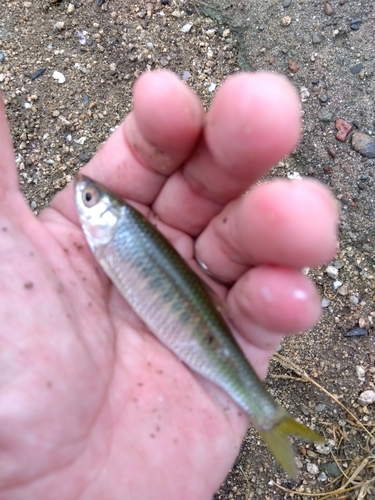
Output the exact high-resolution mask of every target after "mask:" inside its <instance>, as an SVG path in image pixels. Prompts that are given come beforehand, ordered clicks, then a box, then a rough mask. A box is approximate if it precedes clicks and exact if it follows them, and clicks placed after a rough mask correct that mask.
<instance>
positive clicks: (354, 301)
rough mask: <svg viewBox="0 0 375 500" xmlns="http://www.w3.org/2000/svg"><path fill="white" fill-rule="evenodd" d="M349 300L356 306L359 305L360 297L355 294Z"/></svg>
mask: <svg viewBox="0 0 375 500" xmlns="http://www.w3.org/2000/svg"><path fill="white" fill-rule="evenodd" d="M349 300H350V302H351V303H352V304H353V305H354V306H357V305H358V304H359V298H358V297H356V296H355V295H351V296H350V298H349Z"/></svg>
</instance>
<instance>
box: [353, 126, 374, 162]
mask: <svg viewBox="0 0 375 500" xmlns="http://www.w3.org/2000/svg"><path fill="white" fill-rule="evenodd" d="M352 146H353V148H354V149H355V150H356V151H358V153H360V154H361V155H362V156H365V157H366V158H375V137H372V136H371V135H367V134H364V133H363V132H354V134H353V137H352Z"/></svg>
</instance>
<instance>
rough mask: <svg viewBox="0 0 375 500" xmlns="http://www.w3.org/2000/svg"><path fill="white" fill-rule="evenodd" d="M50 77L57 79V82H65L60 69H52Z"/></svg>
mask: <svg viewBox="0 0 375 500" xmlns="http://www.w3.org/2000/svg"><path fill="white" fill-rule="evenodd" d="M52 78H54V79H55V80H57V81H58V83H65V81H66V78H65V76H64V75H63V74H62V73H60V71H54V72H53V73H52Z"/></svg>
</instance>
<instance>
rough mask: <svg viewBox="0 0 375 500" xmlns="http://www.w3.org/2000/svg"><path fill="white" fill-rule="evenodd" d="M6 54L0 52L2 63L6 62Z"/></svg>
mask: <svg viewBox="0 0 375 500" xmlns="http://www.w3.org/2000/svg"><path fill="white" fill-rule="evenodd" d="M4 59H5V56H4V54H2V53H1V52H0V64H2V63H3V62H4Z"/></svg>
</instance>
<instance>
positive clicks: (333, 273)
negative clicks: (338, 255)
mask: <svg viewBox="0 0 375 500" xmlns="http://www.w3.org/2000/svg"><path fill="white" fill-rule="evenodd" d="M326 273H327V274H328V276H329V277H330V278H331V279H333V280H334V279H336V278H337V276H338V274H339V270H338V269H337V267H335V266H328V267H327V268H326Z"/></svg>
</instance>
